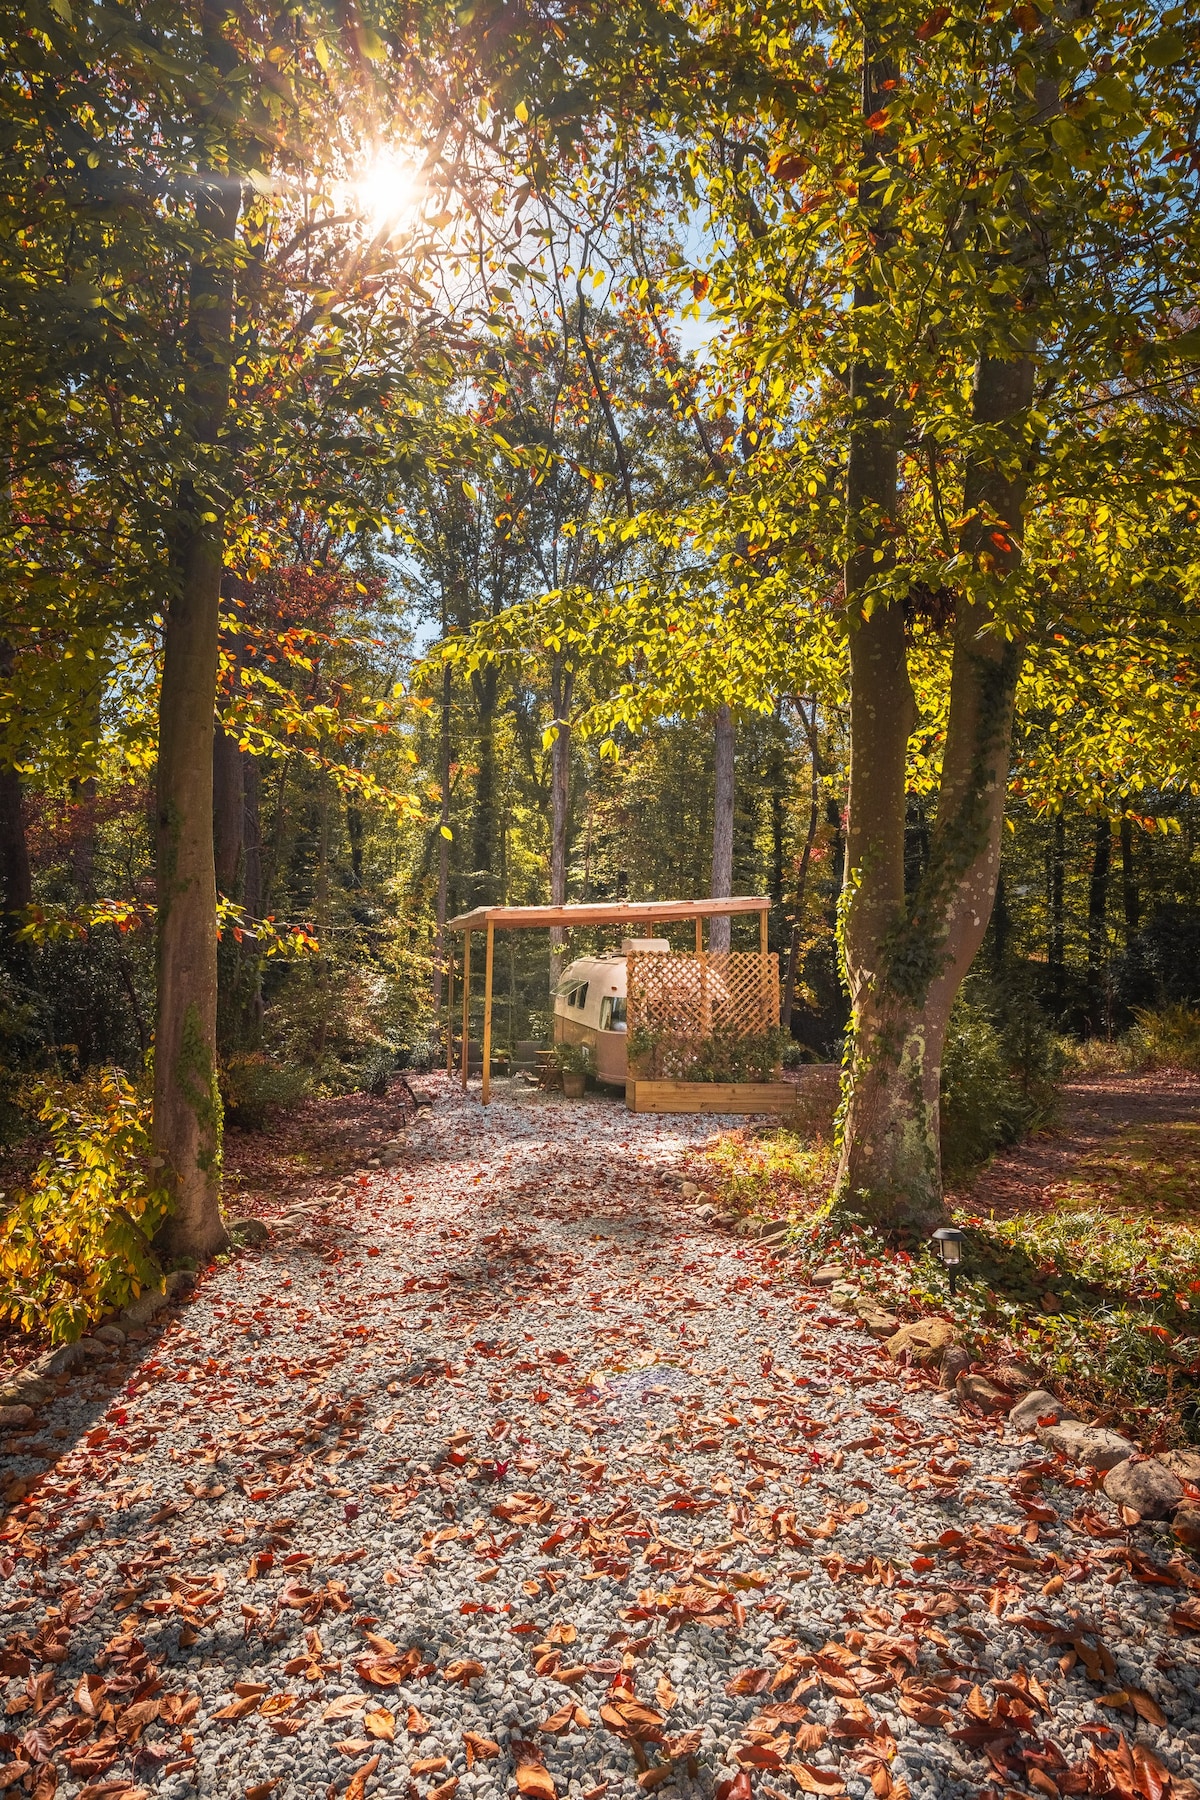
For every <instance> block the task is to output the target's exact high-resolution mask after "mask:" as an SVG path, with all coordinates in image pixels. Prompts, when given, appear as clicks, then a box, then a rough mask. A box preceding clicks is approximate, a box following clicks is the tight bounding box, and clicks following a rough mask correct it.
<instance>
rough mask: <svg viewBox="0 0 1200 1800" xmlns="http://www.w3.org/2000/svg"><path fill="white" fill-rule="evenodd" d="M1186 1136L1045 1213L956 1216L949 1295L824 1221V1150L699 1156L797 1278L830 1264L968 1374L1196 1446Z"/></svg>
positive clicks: (1143, 1145) (924, 1261)
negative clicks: (788, 1227) (959, 1344)
mask: <svg viewBox="0 0 1200 1800" xmlns="http://www.w3.org/2000/svg"><path fill="white" fill-rule="evenodd" d="M1194 1136H1195V1131H1194V1129H1188V1130H1185V1129H1183V1128H1177V1129H1176V1130H1175V1131H1174V1132H1168V1131H1165V1130H1164V1131H1159V1132H1156V1133H1153V1134H1149V1133H1138V1132H1132V1131H1131V1132H1129V1133H1126V1134H1124V1136H1123V1137H1122V1139H1121V1140H1119V1142H1118V1143H1117V1144H1116V1145H1115V1146H1111V1147H1109V1148H1107V1149H1106V1150H1105V1151H1104V1152H1103V1154H1097V1155H1096V1156H1094V1157H1092V1158H1090V1159H1088V1162H1087V1163H1086V1164H1085V1165H1084V1166H1083V1167H1082V1168H1081V1170H1080V1173H1079V1176H1078V1177H1077V1178H1076V1179H1075V1180H1074V1181H1072V1182H1071V1183H1069V1184H1067V1185H1066V1186H1065V1187H1064V1188H1063V1190H1062V1191H1061V1192H1060V1193H1059V1194H1057V1195H1056V1196H1055V1201H1054V1204H1053V1205H1052V1206H1051V1207H1050V1209H1049V1210H1047V1211H1045V1212H1027V1213H1021V1214H1019V1215H1017V1216H1016V1217H1014V1218H1005V1219H999V1218H981V1217H978V1216H976V1215H973V1214H971V1213H970V1212H969V1211H967V1210H965V1209H960V1210H959V1211H957V1212H956V1213H955V1214H954V1215H953V1216H954V1222H955V1224H957V1225H958V1226H959V1227H960V1228H961V1229H962V1231H963V1233H964V1240H963V1247H962V1255H963V1261H962V1265H961V1269H960V1273H959V1278H958V1282H957V1292H956V1293H955V1294H954V1295H953V1296H952V1295H951V1294H950V1292H949V1287H948V1284H947V1280H946V1273H945V1270H944V1269H943V1268H942V1266H941V1264H940V1263H939V1262H938V1261H937V1259H936V1258H935V1257H934V1256H933V1255H932V1253H931V1250H930V1248H929V1247H927V1246H922V1247H920V1248H918V1249H914V1250H898V1249H896V1248H895V1247H894V1246H893V1245H891V1244H889V1243H888V1242H886V1241H885V1239H884V1238H883V1237H882V1236H881V1235H880V1234H879V1233H878V1232H876V1231H874V1230H872V1229H871V1228H870V1227H869V1226H868V1225H867V1224H866V1223H865V1222H857V1223H856V1222H853V1221H846V1220H844V1219H834V1218H832V1217H831V1216H830V1215H829V1212H828V1209H827V1207H826V1204H825V1201H826V1197H827V1195H828V1191H829V1185H830V1183H829V1175H830V1165H829V1158H828V1151H827V1149H826V1147H825V1146H824V1145H823V1144H822V1143H821V1142H820V1141H818V1142H816V1143H812V1142H806V1141H804V1140H802V1139H801V1138H799V1137H797V1136H795V1135H794V1134H792V1133H788V1132H773V1133H771V1134H769V1135H767V1136H762V1137H750V1136H748V1135H747V1134H743V1133H731V1134H728V1135H727V1136H725V1137H723V1138H722V1139H721V1140H720V1142H719V1143H718V1144H717V1145H716V1146H715V1147H714V1148H713V1149H712V1150H711V1151H710V1152H709V1154H708V1159H707V1160H708V1166H709V1169H710V1171H711V1172H712V1174H713V1176H714V1177H715V1180H716V1185H717V1186H718V1188H719V1190H720V1192H721V1194H722V1196H723V1197H724V1198H725V1199H726V1200H727V1201H728V1202H730V1203H732V1204H733V1205H734V1206H736V1207H737V1208H738V1210H739V1211H742V1212H745V1213H748V1214H749V1213H757V1214H760V1215H765V1216H778V1215H780V1214H782V1213H788V1214H790V1215H791V1217H792V1220H793V1229H792V1236H791V1249H792V1253H793V1254H794V1255H795V1257H796V1259H797V1262H798V1264H799V1266H800V1267H801V1268H815V1267H816V1266H817V1265H819V1264H820V1263H822V1262H827V1261H830V1260H833V1261H836V1262H837V1263H838V1264H840V1265H841V1267H842V1268H843V1269H844V1271H845V1273H846V1276H847V1277H848V1278H849V1279H850V1280H851V1281H853V1282H854V1283H856V1284H857V1285H859V1286H861V1287H862V1288H863V1289H864V1290H865V1291H867V1292H869V1293H870V1294H871V1295H872V1296H873V1297H874V1298H875V1299H876V1301H877V1302H878V1303H879V1304H880V1305H881V1306H883V1307H885V1308H887V1309H888V1310H891V1311H894V1312H895V1313H896V1314H897V1316H898V1317H901V1318H904V1317H913V1316H917V1315H922V1314H928V1313H930V1312H934V1313H938V1314H940V1315H942V1316H944V1317H946V1318H949V1319H951V1320H953V1321H954V1323H955V1325H956V1327H957V1329H958V1333H959V1335H960V1337H961V1339H962V1341H963V1342H964V1343H965V1344H966V1345H967V1347H968V1349H969V1350H970V1351H971V1353H972V1355H973V1356H974V1357H976V1358H977V1359H978V1360H979V1361H980V1362H982V1363H983V1364H985V1365H986V1364H987V1363H989V1362H994V1361H996V1360H998V1359H999V1357H1000V1356H1001V1355H1002V1354H1003V1353H1008V1354H1010V1355H1011V1354H1016V1355H1020V1356H1023V1357H1024V1358H1026V1359H1027V1360H1028V1361H1029V1362H1030V1363H1031V1364H1032V1365H1033V1366H1034V1367H1035V1369H1037V1370H1038V1371H1039V1372H1040V1373H1041V1374H1042V1376H1043V1378H1044V1379H1046V1380H1049V1381H1051V1382H1053V1383H1054V1385H1055V1386H1056V1387H1057V1389H1058V1391H1059V1392H1060V1393H1061V1394H1062V1395H1063V1397H1064V1398H1065V1399H1067V1400H1068V1401H1069V1402H1070V1403H1072V1404H1074V1405H1075V1406H1076V1408H1077V1409H1078V1410H1079V1411H1081V1412H1083V1413H1087V1414H1089V1415H1092V1416H1100V1417H1102V1418H1106V1419H1109V1420H1111V1421H1112V1422H1114V1423H1117V1424H1122V1425H1124V1426H1126V1427H1127V1428H1128V1429H1130V1430H1131V1431H1133V1432H1135V1433H1136V1434H1137V1435H1139V1436H1141V1437H1142V1438H1143V1439H1145V1440H1147V1441H1158V1440H1165V1441H1168V1442H1186V1441H1194V1440H1200V1226H1197V1224H1196V1223H1195V1222H1194V1221H1195V1219H1196V1218H1197V1216H1200V1215H1198V1210H1197V1203H1198V1201H1200V1192H1198V1183H1200V1177H1198V1175H1197V1167H1198V1166H1200V1165H1198V1164H1197V1159H1196V1155H1195V1143H1194V1141H1193V1139H1194Z"/></svg>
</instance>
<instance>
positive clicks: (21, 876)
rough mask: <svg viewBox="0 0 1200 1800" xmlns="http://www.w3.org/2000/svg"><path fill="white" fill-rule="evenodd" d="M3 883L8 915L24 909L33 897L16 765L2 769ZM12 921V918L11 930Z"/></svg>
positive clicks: (0, 828) (0, 833)
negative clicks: (14, 767)
mask: <svg viewBox="0 0 1200 1800" xmlns="http://www.w3.org/2000/svg"><path fill="white" fill-rule="evenodd" d="M0 885H2V886H3V890H4V910H5V912H6V913H8V914H9V915H11V914H13V913H18V912H21V911H22V910H23V909H24V908H25V907H27V906H28V905H29V903H30V901H31V900H32V899H33V884H32V880H31V877H30V873H29V846H28V844H27V842H26V838H25V817H24V813H23V811H22V805H21V777H20V775H19V774H18V772H17V770H16V769H13V768H7V769H6V768H0ZM11 924H12V921H11V917H10V921H9V926H10V929H11Z"/></svg>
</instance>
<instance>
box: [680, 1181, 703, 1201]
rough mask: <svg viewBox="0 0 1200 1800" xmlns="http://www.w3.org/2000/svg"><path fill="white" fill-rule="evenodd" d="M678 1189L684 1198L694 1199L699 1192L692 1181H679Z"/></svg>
mask: <svg viewBox="0 0 1200 1800" xmlns="http://www.w3.org/2000/svg"><path fill="white" fill-rule="evenodd" d="M679 1191H680V1193H681V1194H682V1195H683V1197H684V1199H685V1200H694V1199H695V1198H696V1195H697V1194H698V1193H699V1192H700V1189H699V1188H698V1187H697V1186H696V1183H695V1182H694V1181H681V1182H680V1184H679Z"/></svg>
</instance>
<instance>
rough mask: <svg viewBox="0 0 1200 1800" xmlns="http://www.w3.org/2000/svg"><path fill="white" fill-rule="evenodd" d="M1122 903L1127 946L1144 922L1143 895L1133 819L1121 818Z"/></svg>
mask: <svg viewBox="0 0 1200 1800" xmlns="http://www.w3.org/2000/svg"><path fill="white" fill-rule="evenodd" d="M1121 903H1122V909H1123V911H1124V914H1125V947H1126V949H1128V947H1129V941H1130V939H1131V938H1133V937H1136V936H1137V931H1138V927H1139V925H1140V924H1141V922H1142V896H1141V892H1140V890H1139V888H1138V878H1137V864H1136V863H1135V861H1134V856H1133V821H1132V819H1122V820H1121Z"/></svg>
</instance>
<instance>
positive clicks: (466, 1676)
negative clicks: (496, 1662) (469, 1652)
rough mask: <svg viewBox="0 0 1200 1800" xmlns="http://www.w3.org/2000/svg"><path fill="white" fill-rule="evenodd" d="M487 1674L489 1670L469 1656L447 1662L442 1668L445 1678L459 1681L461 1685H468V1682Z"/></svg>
mask: <svg viewBox="0 0 1200 1800" xmlns="http://www.w3.org/2000/svg"><path fill="white" fill-rule="evenodd" d="M486 1674H487V1670H486V1669H485V1668H484V1666H483V1664H482V1663H481V1662H473V1661H472V1660H471V1658H470V1657H469V1656H464V1657H460V1658H459V1659H458V1661H456V1662H451V1663H447V1664H446V1667H445V1668H444V1669H443V1670H442V1677H443V1679H444V1680H446V1681H454V1682H457V1683H458V1685H459V1686H460V1687H466V1686H467V1684H468V1682H471V1681H478V1680H479V1678H480V1676H482V1675H486Z"/></svg>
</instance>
